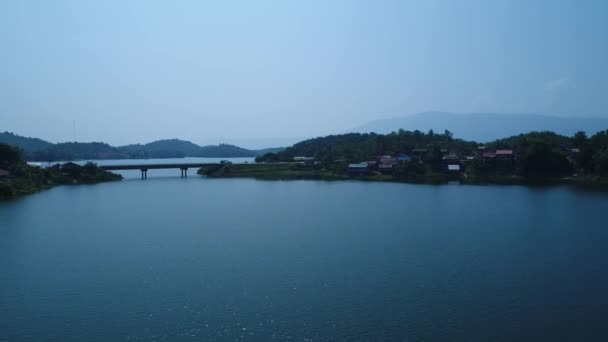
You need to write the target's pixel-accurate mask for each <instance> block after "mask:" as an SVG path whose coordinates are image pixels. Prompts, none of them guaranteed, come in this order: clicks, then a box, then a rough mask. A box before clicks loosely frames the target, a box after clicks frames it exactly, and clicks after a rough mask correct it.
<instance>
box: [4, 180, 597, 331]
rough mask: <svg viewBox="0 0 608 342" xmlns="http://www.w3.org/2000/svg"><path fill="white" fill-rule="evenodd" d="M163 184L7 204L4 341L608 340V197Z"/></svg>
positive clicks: (288, 184)
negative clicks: (607, 216) (607, 290)
mask: <svg viewBox="0 0 608 342" xmlns="http://www.w3.org/2000/svg"><path fill="white" fill-rule="evenodd" d="M154 172H155V173H152V171H150V173H149V178H148V179H147V180H140V179H138V178H139V172H138V171H136V172H133V173H129V172H127V173H125V174H126V175H127V178H126V179H125V180H123V181H121V182H114V183H106V184H97V185H90V186H89V185H85V186H61V187H56V188H54V189H51V190H49V191H44V192H41V193H38V194H34V195H31V196H27V197H22V198H19V199H17V200H14V201H9V202H2V203H0V309H1V310H0V341H5V340H6V341H214V340H215V341H239V340H250V341H269V340H277V341H364V340H365V341H405V340H409V341H416V340H433V341H446V340H453V341H488V340H494V341H514V340H530V341H534V340H540V339H545V340H572V341H574V340H606V339H607V338H608V324H607V323H608V322H606V320H607V319H606V317H608V294H607V293H606V289H607V288H608V272H606V270H607V266H608V249H607V248H606V246H608V225H607V224H606V213H607V212H608V197H606V195H605V194H601V193H599V194H598V193H587V192H578V191H576V190H573V189H571V188H568V187H552V188H526V187H519V186H511V187H508V186H458V185H443V186H430V185H409V184H393V183H390V184H387V183H371V182H357V181H342V182H321V181H257V180H252V179H206V178H202V177H199V176H195V175H194V172H192V173H191V176H190V177H189V178H188V179H181V178H179V171H178V170H165V171H162V170H158V171H157V170H154ZM157 172H158V173H157Z"/></svg>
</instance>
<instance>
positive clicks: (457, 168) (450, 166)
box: [448, 164, 460, 172]
mask: <svg viewBox="0 0 608 342" xmlns="http://www.w3.org/2000/svg"><path fill="white" fill-rule="evenodd" d="M448 171H450V172H460V165H458V164H448Z"/></svg>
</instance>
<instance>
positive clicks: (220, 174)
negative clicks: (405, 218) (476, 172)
mask: <svg viewBox="0 0 608 342" xmlns="http://www.w3.org/2000/svg"><path fill="white" fill-rule="evenodd" d="M262 165H263V166H262ZM291 166H294V165H293V164H231V165H223V166H221V167H219V168H217V169H214V170H210V169H205V168H201V169H199V171H198V172H197V173H198V174H199V175H202V176H207V177H209V178H253V179H259V180H269V181H272V180H283V181H289V180H323V181H345V180H357V181H364V182H385V183H405V184H429V185H446V184H450V183H451V182H457V183H458V184H460V185H478V186H483V185H505V186H508V185H519V186H527V187H536V186H540V187H543V186H560V185H562V186H563V185H566V186H571V187H575V188H579V189H585V190H593V191H600V192H608V180H605V179H601V180H595V181H578V180H574V179H571V178H524V177H521V176H517V175H495V176H470V175H466V174H460V175H457V176H456V175H447V174H425V175H419V176H417V177H414V178H396V177H394V176H393V175H390V174H381V173H378V174H371V175H361V176H353V175H348V174H341V173H336V172H333V171H331V170H325V169H321V170H318V169H317V170H315V169H301V170H297V169H296V170H294V169H290V167H291Z"/></svg>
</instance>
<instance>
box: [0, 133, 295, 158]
mask: <svg viewBox="0 0 608 342" xmlns="http://www.w3.org/2000/svg"><path fill="white" fill-rule="evenodd" d="M0 143H5V144H7V145H12V146H17V147H19V148H20V149H22V150H23V151H24V152H25V157H26V159H28V160H38V161H48V160H51V161H56V160H84V159H128V158H129V159H141V158H183V157H207V158H237V157H255V156H258V155H261V154H264V153H267V152H278V151H281V150H283V148H270V149H261V150H248V149H244V148H241V147H238V146H234V145H228V144H220V145H208V146H202V147H201V146H199V145H197V144H194V143H192V142H190V141H185V140H179V139H165V140H157V141H154V142H151V143H148V144H133V145H126V146H119V147H114V146H110V145H108V144H106V143H101V142H91V143H78V142H73V143H58V144H53V143H50V142H48V141H44V140H41V139H37V138H27V137H22V136H19V135H16V134H14V133H9V132H5V133H0Z"/></svg>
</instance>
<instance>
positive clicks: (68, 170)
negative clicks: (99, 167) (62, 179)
mask: <svg viewBox="0 0 608 342" xmlns="http://www.w3.org/2000/svg"><path fill="white" fill-rule="evenodd" d="M80 168H81V166H80V165H78V164H76V163H72V162H67V163H64V164H62V165H61V172H62V173H63V174H64V175H69V174H76V173H78V172H79V171H78V170H79V169H80Z"/></svg>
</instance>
